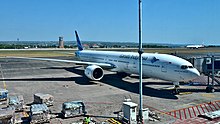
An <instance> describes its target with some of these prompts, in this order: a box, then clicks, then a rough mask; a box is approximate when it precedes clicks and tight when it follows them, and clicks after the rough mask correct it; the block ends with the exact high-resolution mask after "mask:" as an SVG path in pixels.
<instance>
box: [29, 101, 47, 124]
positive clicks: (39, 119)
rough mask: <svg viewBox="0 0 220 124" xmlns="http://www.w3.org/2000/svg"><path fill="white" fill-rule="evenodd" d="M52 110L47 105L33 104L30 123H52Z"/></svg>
mask: <svg viewBox="0 0 220 124" xmlns="http://www.w3.org/2000/svg"><path fill="white" fill-rule="evenodd" d="M50 118H51V115H50V110H49V108H48V107H47V105H46V104H33V105H31V108H30V120H31V121H30V123H32V124H35V123H46V122H50Z"/></svg>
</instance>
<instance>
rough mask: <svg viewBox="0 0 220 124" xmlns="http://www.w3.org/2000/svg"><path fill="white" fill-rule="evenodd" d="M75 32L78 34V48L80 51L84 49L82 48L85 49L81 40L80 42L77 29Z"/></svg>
mask: <svg viewBox="0 0 220 124" xmlns="http://www.w3.org/2000/svg"><path fill="white" fill-rule="evenodd" d="M75 34H76V42H77V47H78V50H79V51H82V50H83V46H82V44H81V42H80V39H79V36H78V33H77V31H75Z"/></svg>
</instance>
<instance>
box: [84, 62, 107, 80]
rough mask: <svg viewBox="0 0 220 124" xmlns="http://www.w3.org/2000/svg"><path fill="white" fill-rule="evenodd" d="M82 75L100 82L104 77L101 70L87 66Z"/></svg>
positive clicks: (94, 66)
mask: <svg viewBox="0 0 220 124" xmlns="http://www.w3.org/2000/svg"><path fill="white" fill-rule="evenodd" d="M84 73H85V75H86V76H87V77H88V78H89V79H91V80H101V79H102V78H103V76H104V72H103V69H102V68H101V67H100V66H97V65H90V66H87V67H86V69H85V72H84Z"/></svg>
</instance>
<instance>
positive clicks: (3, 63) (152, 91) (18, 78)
mask: <svg viewBox="0 0 220 124" xmlns="http://www.w3.org/2000/svg"><path fill="white" fill-rule="evenodd" d="M57 58H58V59H61V58H62V59H73V58H72V57H57ZM0 69H1V75H0V81H1V82H3V81H5V82H6V86H7V89H8V90H9V95H13V96H14V95H23V96H24V102H25V103H26V104H27V105H30V104H31V103H32V102H33V94H35V93H47V94H51V95H53V96H54V105H53V106H51V107H50V110H51V111H52V113H53V114H55V115H59V114H60V111H61V105H62V103H63V102H66V101H74V100H82V101H83V102H84V103H85V106H86V111H87V112H88V114H89V115H91V117H92V118H93V119H94V120H96V121H98V122H101V121H105V120H107V119H109V118H112V117H117V115H116V114H114V113H115V112H117V111H120V110H121V108H122V103H123V101H124V99H125V98H131V100H132V101H133V102H135V103H137V104H138V103H139V94H138V93H139V79H138V76H136V75H131V76H129V77H125V78H122V77H120V76H118V75H116V73H114V72H109V71H105V76H104V78H103V79H102V80H101V81H90V80H89V79H87V77H85V76H84V67H82V66H80V65H75V64H73V63H60V62H48V61H38V60H25V59H14V58H13V59H12V58H0ZM143 85H144V87H143V104H144V108H149V109H150V110H151V111H153V112H155V113H156V114H157V115H158V116H160V120H157V121H154V122H152V121H150V122H149V123H154V124H155V123H158V124H159V123H161V124H164V123H183V122H184V123H185V122H186V121H187V120H201V118H199V117H198V115H199V114H203V113H205V112H211V111H216V110H219V109H220V97H219V95H220V92H219V91H220V90H219V87H216V92H215V93H206V91H205V88H206V77H205V76H201V77H199V78H198V79H195V80H193V81H192V82H191V83H190V84H182V85H181V91H182V93H181V94H179V95H175V94H173V93H172V91H171V90H170V89H171V88H172V87H173V84H172V82H167V81H162V80H158V79H152V78H144V79H143ZM0 87H1V88H3V83H2V84H1V83H0ZM137 111H138V110H137ZM83 118H84V117H81V116H80V117H75V118H68V119H62V118H60V117H58V118H55V119H52V120H51V123H62V124H69V123H73V122H77V121H80V120H82V119H83ZM218 121H220V120H216V122H218ZM195 122H196V121H195ZM204 122H207V123H215V121H209V120H207V119H205V120H204Z"/></svg>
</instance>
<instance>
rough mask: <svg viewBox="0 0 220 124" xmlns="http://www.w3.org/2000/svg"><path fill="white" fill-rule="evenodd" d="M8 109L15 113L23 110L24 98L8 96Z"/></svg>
mask: <svg viewBox="0 0 220 124" xmlns="http://www.w3.org/2000/svg"><path fill="white" fill-rule="evenodd" d="M7 103H8V107H10V108H12V109H13V110H15V111H22V110H23V108H24V98H23V96H22V95H19V96H9V97H8V100H7Z"/></svg>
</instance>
